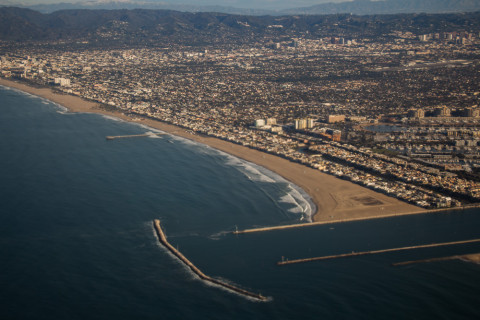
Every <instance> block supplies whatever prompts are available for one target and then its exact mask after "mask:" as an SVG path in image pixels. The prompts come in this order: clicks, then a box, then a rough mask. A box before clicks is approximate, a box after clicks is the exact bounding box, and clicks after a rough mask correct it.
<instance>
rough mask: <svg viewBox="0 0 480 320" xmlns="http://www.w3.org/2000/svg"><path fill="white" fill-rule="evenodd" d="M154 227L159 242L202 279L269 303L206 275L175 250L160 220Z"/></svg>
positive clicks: (262, 297) (251, 293) (264, 298)
mask: <svg viewBox="0 0 480 320" xmlns="http://www.w3.org/2000/svg"><path fill="white" fill-rule="evenodd" d="M153 226H154V228H155V231H156V233H157V236H158V240H159V241H160V243H161V244H162V245H163V246H164V247H165V248H167V250H168V251H170V252H171V253H172V254H173V255H175V256H176V257H177V258H178V259H179V260H180V261H181V262H182V263H184V264H185V265H186V266H187V267H189V268H190V270H192V271H193V272H194V273H195V274H196V275H197V276H198V277H199V278H200V279H202V280H204V281H207V282H209V283H212V284H215V285H218V286H221V287H223V288H225V289H228V290H230V291H233V292H235V293H238V294H241V295H243V296H246V297H249V298H254V299H257V300H260V301H267V298H266V297H264V296H262V295H261V294H257V293H253V292H250V291H247V290H244V289H241V288H238V287H236V286H233V285H231V284H228V283H226V282H223V281H220V280H217V279H214V278H212V277H210V276H207V275H206V274H204V273H203V272H202V271H200V269H198V268H197V267H196V266H195V265H194V264H193V263H192V262H191V261H190V260H188V259H187V258H186V257H185V256H184V255H183V254H182V253H181V252H180V251H178V250H177V249H175V248H174V247H173V246H172V245H171V244H170V243H169V242H168V241H167V237H166V236H165V233H164V232H163V230H162V227H161V226H160V220H158V219H155V220H154V221H153Z"/></svg>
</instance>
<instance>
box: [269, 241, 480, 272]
mask: <svg viewBox="0 0 480 320" xmlns="http://www.w3.org/2000/svg"><path fill="white" fill-rule="evenodd" d="M475 242H480V239H472V240H462V241H453V242H442V243H431V244H424V245H418V246H410V247H402V248H392V249H382V250H373V251H360V252H354V251H352V252H350V253H343V254H337V255H331V256H323V257H313V258H305V259H295V260H285V261H284V260H282V261H279V262H277V265H279V266H284V265H287V264H295V263H305V262H312V261H322V260H330V259H339V258H346V257H355V256H364V255H370V254H379V253H387V252H396V251H406V250H413V249H423V248H434V247H443V246H451V245H458V244H467V243H475Z"/></svg>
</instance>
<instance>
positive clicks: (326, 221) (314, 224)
mask: <svg viewBox="0 0 480 320" xmlns="http://www.w3.org/2000/svg"><path fill="white" fill-rule="evenodd" d="M478 207H480V205H478V204H474V205H467V206H462V207H452V208H439V209H427V210H421V211H415V212H407V213H394V214H386V215H381V216H367V217H358V218H349V219H337V220H325V221H317V222H310V223H297V224H288V225H284V226H273V227H260V228H252V229H244V230H235V231H232V233H233V234H244V233H254V232H266V231H275V230H285V229H295V228H305V227H314V226H320V225H325V224H336V223H345V222H355V221H365V220H376V219H387V218H394V217H401V216H406V215H414V214H429V213H435V212H444V211H454V210H467V209H472V208H478Z"/></svg>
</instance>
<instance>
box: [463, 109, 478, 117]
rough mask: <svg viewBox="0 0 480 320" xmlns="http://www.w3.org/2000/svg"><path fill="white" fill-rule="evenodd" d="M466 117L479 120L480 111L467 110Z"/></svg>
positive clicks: (465, 111)
mask: <svg viewBox="0 0 480 320" xmlns="http://www.w3.org/2000/svg"><path fill="white" fill-rule="evenodd" d="M464 115H465V117H471V118H478V117H480V110H479V109H476V108H471V107H470V108H465V110H464Z"/></svg>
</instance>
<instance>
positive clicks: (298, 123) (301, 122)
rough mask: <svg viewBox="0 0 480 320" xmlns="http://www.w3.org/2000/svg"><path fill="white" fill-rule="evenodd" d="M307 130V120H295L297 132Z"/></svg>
mask: <svg viewBox="0 0 480 320" xmlns="http://www.w3.org/2000/svg"><path fill="white" fill-rule="evenodd" d="M302 129H307V119H295V130H302Z"/></svg>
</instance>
